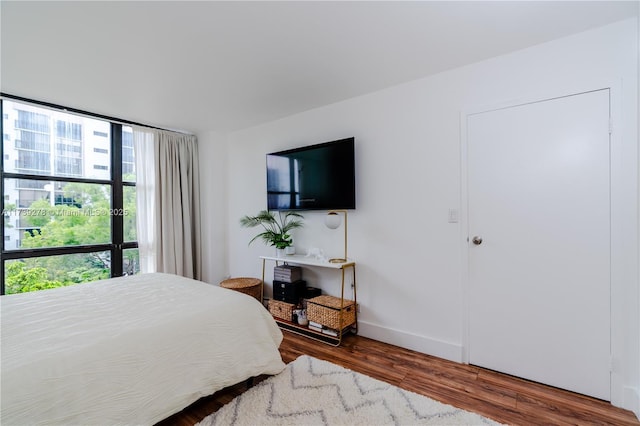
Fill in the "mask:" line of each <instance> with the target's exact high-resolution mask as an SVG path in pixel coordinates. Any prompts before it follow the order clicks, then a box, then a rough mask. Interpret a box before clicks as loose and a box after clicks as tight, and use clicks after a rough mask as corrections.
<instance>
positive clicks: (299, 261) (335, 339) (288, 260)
mask: <svg viewBox="0 0 640 426" xmlns="http://www.w3.org/2000/svg"><path fill="white" fill-rule="evenodd" d="M260 259H262V286H263V288H264V278H265V268H266V263H267V261H271V262H275V263H276V265H279V264H280V263H283V264H285V265H287V264H292V265H299V266H315V267H320V268H329V269H335V270H339V271H340V275H341V285H340V316H342V315H343V308H344V283H345V271H346V270H347V269H349V268H350V269H351V272H352V274H353V284H352V286H353V303H354V309H355V323H354V324H352V325H350V326H347V327H346V328H344V329H342V330H338V335H337V336H331V335H328V334H324V333H321V332H318V331H315V330H311V329H310V328H308V327H304V326H301V325H298V324H295V323H293V322H291V321H286V320H283V319H281V318H277V317H274V319H275V320H276V323H278V326H279V327H280V328H282V329H284V330H289V331H291V332H293V333H297V334H300V335H303V336H306V337H309V338H311V339H314V340H318V341H321V342H323V343H328V344H332V345H334V346H339V345H340V343H341V342H342V336H343V335H344V334H345V333H346V332H348V331H352V332H353V333H357V332H358V298H357V293H356V262H355V261H352V260H348V261H347V262H345V263H331V262H328V261H320V260H316V259H314V258H312V257H307V256H303V255H285V256H280V257H276V256H260ZM263 297H264V290H263ZM341 320H342V317H341ZM340 323H342V321H340Z"/></svg>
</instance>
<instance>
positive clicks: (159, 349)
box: [0, 273, 284, 426]
mask: <svg viewBox="0 0 640 426" xmlns="http://www.w3.org/2000/svg"><path fill="white" fill-rule="evenodd" d="M0 302H1V305H0V315H1V320H2V323H1V331H2V336H1V355H2V358H1V363H0V365H1V370H0V374H1V379H0V380H1V394H0V409H1V417H0V423H1V424H2V425H3V426H8V425H25V424H29V425H38V424H64V425H73V424H78V425H80V424H82V425H87V424H95V425H125V424H126V425H130V424H131V425H138V424H140V425H150V424H154V423H156V422H158V421H160V420H162V419H164V418H166V417H168V416H170V415H171V414H173V413H175V412H177V411H180V410H181V409H182V408H184V407H186V406H188V405H189V404H191V403H192V402H194V401H196V400H198V399H199V398H201V397H202V396H206V395H210V394H212V393H214V392H216V391H217V390H219V389H222V388H224V387H227V386H230V385H232V384H236V383H239V382H241V381H243V380H245V379H247V378H249V377H253V376H258V375H261V374H276V373H279V372H280V371H281V370H282V369H283V368H284V363H283V362H282V359H281V357H280V353H279V351H278V346H279V345H280V343H281V341H282V333H281V331H280V330H279V328H278V327H277V325H276V323H275V322H274V320H273V318H272V317H271V315H269V313H268V311H267V310H266V309H264V307H263V306H262V305H261V304H260V303H259V302H258V301H257V300H256V299H254V298H252V297H249V296H247V295H245V294H242V293H238V292H234V291H231V290H227V289H224V288H220V287H218V286H214V285H210V284H206V283H203V282H199V281H195V280H191V279H188V278H184V277H178V276H175V275H170V274H162V273H153V274H141V275H136V276H132V277H121V278H113V279H109V280H103V281H97V282H93V283H86V284H78V285H75V286H70V287H63V288H57V289H52V290H43V291H38V292H34V293H24V294H17V295H7V296H2V297H0Z"/></svg>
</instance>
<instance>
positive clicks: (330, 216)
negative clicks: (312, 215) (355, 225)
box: [324, 210, 347, 263]
mask: <svg viewBox="0 0 640 426" xmlns="http://www.w3.org/2000/svg"><path fill="white" fill-rule="evenodd" d="M339 213H343V214H344V257H343V258H334V259H329V262H331V263H346V262H347V211H346V210H331V211H329V213H327V216H326V217H325V219H324V224H325V225H326V226H327V228H329V229H337V228H338V227H339V226H340V222H341V218H340V215H339Z"/></svg>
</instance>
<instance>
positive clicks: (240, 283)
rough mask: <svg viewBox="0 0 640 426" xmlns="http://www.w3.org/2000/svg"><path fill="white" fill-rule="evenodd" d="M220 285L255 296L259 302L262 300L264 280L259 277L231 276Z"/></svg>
mask: <svg viewBox="0 0 640 426" xmlns="http://www.w3.org/2000/svg"><path fill="white" fill-rule="evenodd" d="M220 287H224V288H228V289H231V290H235V291H239V292H240V293H244V294H248V295H249V296H251V297H255V298H256V299H257V300H258V302H261V300H260V299H261V298H262V280H261V279H258V278H246V277H240V278H229V279H226V280H224V281H222V282H221V283H220Z"/></svg>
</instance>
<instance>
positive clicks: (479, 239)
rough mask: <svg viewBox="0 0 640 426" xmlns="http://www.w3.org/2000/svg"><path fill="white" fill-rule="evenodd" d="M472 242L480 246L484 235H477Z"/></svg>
mask: <svg viewBox="0 0 640 426" xmlns="http://www.w3.org/2000/svg"><path fill="white" fill-rule="evenodd" d="M471 242H473V244H475V245H477V246H479V245H480V244H482V237H478V236H475V237H473V239H472V240H471Z"/></svg>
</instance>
